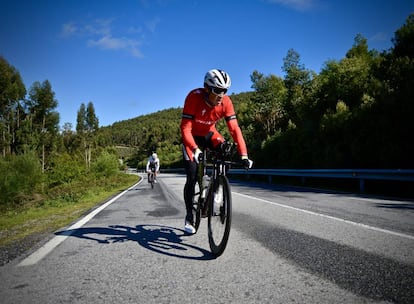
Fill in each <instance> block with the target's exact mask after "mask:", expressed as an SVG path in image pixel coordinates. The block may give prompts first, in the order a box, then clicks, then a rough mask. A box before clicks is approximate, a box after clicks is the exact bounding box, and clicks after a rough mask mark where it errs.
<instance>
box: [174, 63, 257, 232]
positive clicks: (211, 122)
mask: <svg viewBox="0 0 414 304" xmlns="http://www.w3.org/2000/svg"><path fill="white" fill-rule="evenodd" d="M230 85H231V80H230V76H229V75H228V74H227V73H226V72H224V71H222V70H218V69H213V70H210V71H208V72H207V74H206V75H205V77H204V88H198V89H194V90H192V91H191V92H190V93H189V94H188V95H187V97H186V99H185V103H184V108H183V113H182V119H181V126H180V128H181V136H182V141H183V158H184V167H185V172H186V174H187V179H186V183H185V186H184V201H185V206H186V212H187V215H186V217H185V224H184V230H185V231H186V232H187V233H190V234H193V233H195V231H196V230H195V228H194V223H193V213H192V208H193V206H192V205H193V202H192V198H193V196H194V190H195V189H194V188H195V185H196V183H197V169H198V166H197V163H198V157H199V155H200V154H201V149H204V148H206V147H209V148H212V149H214V148H217V147H218V146H220V144H221V143H223V142H224V138H223V136H222V135H221V134H220V133H219V132H218V131H217V129H216V123H217V122H218V121H219V120H220V119H222V118H224V119H225V120H226V122H227V127H228V129H229V131H230V134H231V136H232V138H233V140H234V141H235V142H236V143H237V148H238V152H239V155H240V157H241V159H242V161H243V164H244V167H246V168H251V166H252V164H253V162H252V161H251V160H250V159H249V158H248V156H247V147H246V143H245V141H244V138H243V135H242V132H241V130H240V127H239V124H238V122H237V119H236V114H235V111H234V107H233V103H232V101H231V99H230V97H229V96H227V95H226V93H227V90H228V89H229V87H230ZM209 132H213V136H212V137H211V140H210V141H209V142H206V140H205V136H206V135H207V134H208V133H209Z"/></svg>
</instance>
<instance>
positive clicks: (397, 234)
mask: <svg viewBox="0 0 414 304" xmlns="http://www.w3.org/2000/svg"><path fill="white" fill-rule="evenodd" d="M232 193H233V194H237V195H240V196H243V197H245V198H249V199H255V200H258V201H261V202H264V203H267V204H271V205H275V206H278V207H282V208H287V209H291V210H295V211H299V212H303V213H307V214H311V215H316V216H321V217H324V218H328V219H331V220H335V221H339V222H343V223H347V224H350V225H354V226H358V227H362V228H365V229H370V230H373V231H377V232H383V233H387V234H391V235H395V236H399V237H402V238H407V239H410V240H414V236H413V235H409V234H405V233H400V232H395V231H391V230H387V229H382V228H378V227H374V226H370V225H366V224H362V223H357V222H352V221H349V220H346V219H341V218H338V217H334V216H331V215H326V214H323V213H317V212H313V211H309V210H304V209H300V208H296V207H292V206H287V205H283V204H279V203H275V202H271V201H268V200H265V199H262V198H257V197H253V196H250V195H246V194H241V193H236V192H232Z"/></svg>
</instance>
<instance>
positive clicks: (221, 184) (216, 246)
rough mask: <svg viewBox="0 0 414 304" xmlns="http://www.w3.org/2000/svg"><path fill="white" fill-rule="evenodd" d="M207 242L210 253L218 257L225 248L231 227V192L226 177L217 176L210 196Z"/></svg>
mask: <svg viewBox="0 0 414 304" xmlns="http://www.w3.org/2000/svg"><path fill="white" fill-rule="evenodd" d="M209 204H210V208H209V209H210V210H209V213H208V241H209V243H210V249H211V252H212V253H213V254H214V255H215V256H216V257H218V256H220V255H221V254H222V253H223V252H224V249H225V248H226V245H227V242H228V240H229V235H230V226H231V191H230V184H229V181H228V179H227V177H226V176H222V175H220V176H218V177H217V180H216V181H215V182H214V185H213V191H212V193H211V196H210V202H209Z"/></svg>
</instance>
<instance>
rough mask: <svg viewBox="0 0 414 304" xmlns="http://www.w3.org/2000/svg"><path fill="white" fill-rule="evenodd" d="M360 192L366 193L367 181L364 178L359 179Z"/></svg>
mask: <svg viewBox="0 0 414 304" xmlns="http://www.w3.org/2000/svg"><path fill="white" fill-rule="evenodd" d="M359 192H361V193H363V192H365V180H364V179H362V178H360V179H359Z"/></svg>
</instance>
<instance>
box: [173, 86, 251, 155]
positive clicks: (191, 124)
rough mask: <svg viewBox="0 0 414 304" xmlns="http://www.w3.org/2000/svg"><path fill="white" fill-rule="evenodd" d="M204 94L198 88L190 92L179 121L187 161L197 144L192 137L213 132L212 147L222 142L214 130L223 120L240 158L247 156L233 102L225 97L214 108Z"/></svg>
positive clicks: (202, 90) (221, 138) (219, 135)
mask: <svg viewBox="0 0 414 304" xmlns="http://www.w3.org/2000/svg"><path fill="white" fill-rule="evenodd" d="M205 94H206V92H205V90H204V89H202V88H199V89H195V90H192V91H191V92H190V93H189V94H188V95H187V97H186V99H185V103H184V109H183V114H182V119H181V126H180V128H181V136H182V141H183V144H184V148H185V150H186V153H187V155H188V157H189V159H193V151H194V149H195V148H197V144H196V142H195V140H194V137H193V136H206V135H207V134H208V132H213V136H212V138H211V140H212V142H213V146H216V145H218V144H220V143H222V142H223V141H224V139H223V137H222V136H221V134H220V133H219V132H218V131H217V129H216V123H217V121H218V120H220V119H222V118H224V119H225V120H226V123H227V127H228V128H229V131H230V134H231V136H232V138H233V140H234V141H235V142H236V143H237V148H238V152H239V154H240V156H247V147H246V143H245V141H244V138H243V135H242V132H241V130H240V127H239V124H238V122H237V119H236V114H235V111H234V107H233V102H232V101H231V99H230V97H228V96H227V95H225V96H224V97H223V99H222V100H221V102H220V103H219V104H218V105H216V106H211V105H209V104H208V103H207V102H206V98H207V97H206V95H205Z"/></svg>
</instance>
